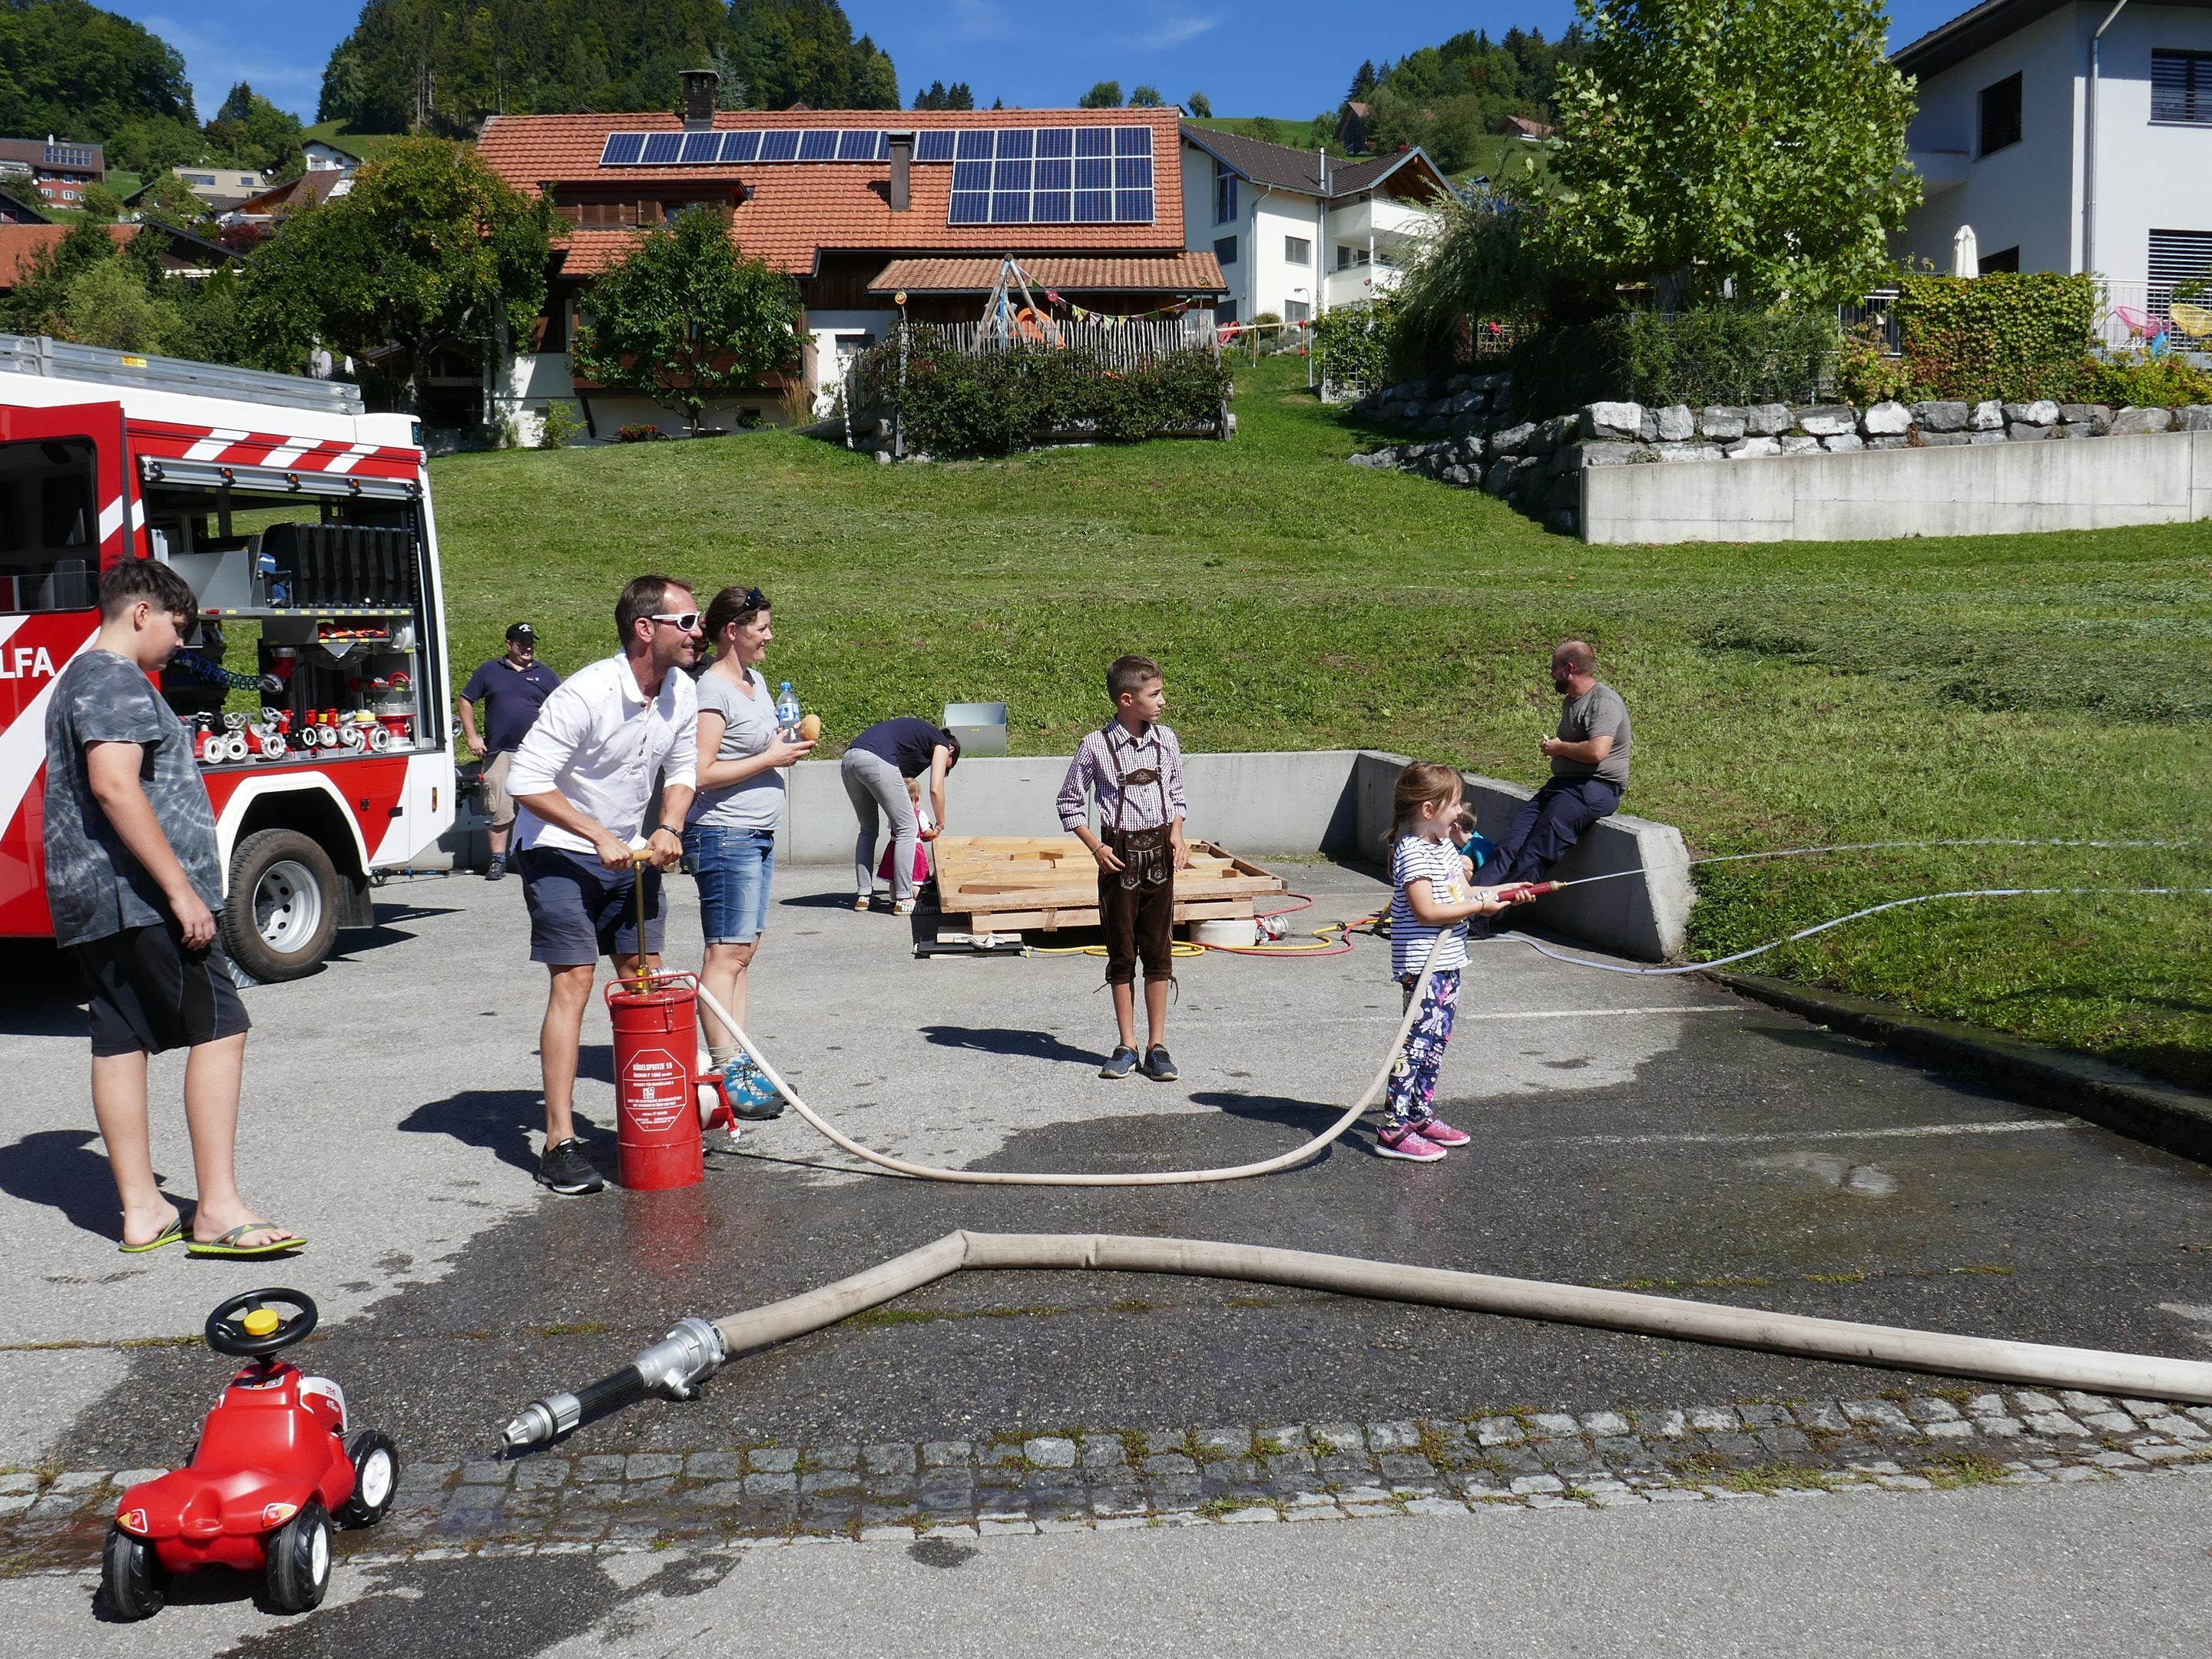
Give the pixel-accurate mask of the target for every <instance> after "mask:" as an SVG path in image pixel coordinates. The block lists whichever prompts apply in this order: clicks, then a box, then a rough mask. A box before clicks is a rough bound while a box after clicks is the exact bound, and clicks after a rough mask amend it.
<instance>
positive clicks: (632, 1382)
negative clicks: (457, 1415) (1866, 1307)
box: [506, 1230, 2212, 1450]
mask: <svg viewBox="0 0 2212 1659" xmlns="http://www.w3.org/2000/svg"><path fill="white" fill-rule="evenodd" d="M968 1268H1000V1269H1006V1270H1017V1271H1024V1272H1034V1271H1037V1270H1042V1269H1054V1268H1070V1269H1076V1270H1080V1271H1085V1272H1091V1273H1179V1274H1186V1275H1188V1276H1191V1277H1193V1278H1203V1279H1237V1280H1240V1281H1243V1282H1246V1283H1251V1284H1261V1285H1287V1286H1290V1287H1291V1288H1293V1289H1297V1290H1310V1291H1333V1292H1334V1293H1336V1294H1338V1295H1341V1296H1358V1297H1372V1298H1375V1299H1376V1300H1380V1301H1389V1302H1411V1303H1417V1304H1422V1305H1425V1306H1429V1307H1438V1308H1464V1309H1467V1310H1469V1311H1472V1312H1476V1313H1492V1314H1501V1315H1504V1316H1507V1317H1509V1318H1515V1319H1534V1320H1542V1321H1546V1322H1552V1323H1558V1324H1568V1325H1587V1326H1593V1327H1595V1328H1599V1329H1602V1330H1614V1331H1628V1332H1632V1333H1634V1334H1638V1335H1643V1336H1663V1337H1673V1338H1675V1339H1678V1340H1686V1341H1692V1342H1707V1343H1713V1344H1717V1345H1719V1346H1726V1347H1734V1348H1751V1349H1755V1350H1758V1351H1759V1352H1766V1353H1786V1354H1802V1355H1807V1356H1809V1357H1811V1358H1820V1359H1830V1360H1838V1361H1842V1362H1844V1363H1846V1364H1857V1365H1881V1366H1887V1367H1890V1368H1892V1369H1894V1370H1914V1371H1929V1372H1935V1373H1938V1374H1942V1375H1946V1376H1973V1377H1982V1378H1985V1379H1987V1380H1989V1381H1990V1382H1993V1383H2027V1384H2030V1385H2032V1386H2034V1387H2037V1388H2051V1389H2082V1390H2084V1391H2086V1392H2088V1393H2093V1394H2108V1395H2125V1396H2128V1397H2130V1398H2134V1399H2140V1400H2171V1401H2183V1402H2186V1403H2191V1404H2197V1405H2212V1364H2208V1363H2207V1362H2205V1361H2203V1360H2197V1359H2170V1358H2164V1357H2162V1356H2160V1355H2155V1354H2131V1353H2115V1352H2106V1350H2103V1349H2099V1348H2069V1347H2057V1346H2051V1345H2050V1344H2046V1343H2041V1342H2016V1341H2012V1340H2007V1339H2003V1338H1997V1337H1984V1336H1958V1335H1954V1334H1949V1333H1947V1332H1942V1331H1917V1330H1911V1329H1908V1328H1905V1327H1902V1326H1896V1325H1864V1324H1860V1323H1858V1322H1855V1321H1851V1320H1844V1319H1820V1318H1815V1317H1814V1316H1810V1315H1806V1314H1787V1313H1771V1312H1768V1311H1766V1310H1764V1309H1759V1308H1735V1307H1728V1306H1724V1305H1717V1304H1711V1303H1705V1302H1688V1301H1683V1300H1680V1299H1678V1298H1676V1297H1664V1296H1644V1295H1640V1294H1638V1293H1636V1292H1634V1291H1607V1290H1596V1289H1593V1288H1591V1287H1590V1286H1589V1285H1557V1284H1551V1283H1548V1282H1547V1281H1544V1280H1541V1279H1505V1278H1500V1277H1498V1276H1497V1275H1495V1274H1492V1273H1461V1272H1457V1271H1455V1270H1453V1269H1450V1268H1445V1267H1410V1266H1407V1265H1406V1264H1404V1263H1401V1262H1395V1261H1368V1260H1365V1259H1364V1258H1363V1257H1358V1256H1346V1255H1317V1254H1316V1253H1315V1252H1313V1251H1310V1250H1286V1249H1273V1248H1272V1247H1269V1246H1266V1245H1259V1244H1225V1243H1218V1242H1216V1241H1214V1240H1212V1239H1202V1238H1136V1237H1127V1236H1125V1235H1121V1234H1115V1233H982V1232H969V1231H964V1230H963V1231H959V1232H954V1233H948V1234H946V1235H945V1237H943V1238H940V1239H939V1240H937V1241H936V1242H935V1243H931V1244H925V1245H923V1246H922V1247H921V1249H915V1250H908V1252H907V1253H906V1254H905V1255H898V1256H894V1257H892V1258H891V1259H890V1261H884V1262H881V1263H878V1265H877V1266H875V1267H870V1268H868V1269H867V1270H866V1271H865V1272H863V1273H854V1274H853V1275H852V1276H851V1277H850V1278H848V1279H839V1280H837V1281H836V1283H835V1284H833V1285H823V1286H822V1287H821V1288H820V1289H818V1290H812V1291H805V1293H803V1294H801V1295H799V1296H793V1297H785V1298H784V1299H783V1300H782V1301H781V1302H771V1303H769V1304H767V1305H766V1306H765V1307H760V1308H753V1309H750V1310H747V1311H745V1312H744V1313H738V1314H732V1315H730V1316H728V1317H727V1318H725V1319H720V1320H716V1321H714V1322H712V1323H709V1322H707V1321H705V1320H702V1319H687V1320H684V1322H682V1323H681V1324H680V1325H678V1327H677V1328H676V1329H675V1330H674V1331H672V1332H671V1333H670V1334H669V1335H668V1336H667V1337H665V1338H664V1339H663V1340H661V1341H659V1342H658V1343H655V1344H654V1345H653V1346H652V1347H650V1348H647V1350H646V1351H645V1352H643V1353H641V1354H640V1355H639V1356H638V1358H636V1359H635V1360H634V1361H633V1362H632V1363H631V1364H629V1365H627V1366H625V1367H624V1368H623V1370H619V1371H617V1372H615V1373H614V1374H613V1375H612V1376H608V1377H604V1378H602V1379H601V1380H600V1381H599V1382H598V1383H592V1384H591V1385H590V1386H589V1387H588V1388H586V1389H581V1390H580V1391H578V1392H577V1393H575V1394H556V1395H547V1396H545V1397H544V1399H540V1400H533V1401H531V1402H530V1404H529V1405H527V1406H526V1407H523V1408H522V1410H521V1411H520V1413H518V1414H517V1415H516V1416H515V1417H514V1419H513V1421H511V1422H509V1423H508V1424H507V1429H506V1441H507V1445H508V1446H509V1447H510V1448H512V1449H516V1450H520V1449H524V1448H526V1447H529V1446H534V1445H538V1444H542V1443H544V1442H546V1441H549V1440H551V1439H552V1438H554V1437H556V1435H559V1434H562V1433H565V1432H567V1431H568V1430H570V1429H572V1428H574V1427H575V1426H576V1425H577V1424H578V1423H579V1422H580V1421H582V1420H583V1419H585V1418H586V1417H588V1416H592V1415H594V1414H599V1413H605V1412H609V1411H614V1410H617V1409H619V1408H620V1407H623V1406H627V1405H629V1404H630V1403H631V1402H632V1401H637V1400H641V1399H643V1398H645V1396H646V1395H648V1394H654V1393H667V1394H671V1395H674V1396H675V1397H676V1398H678V1399H682V1398H684V1397H685V1396H686V1395H689V1394H690V1391H691V1390H692V1389H695V1388H696V1386H697V1385H698V1384H699V1383H701V1382H703V1381H704V1380H705V1379H706V1378H707V1377H708V1376H711V1375H713V1374H714V1371H715V1370H719V1369H720V1367H721V1365H722V1364H724V1363H725V1362H726V1360H728V1359H729V1358H732V1357H735V1356H737V1355H739V1354H743V1353H746V1352H751V1351H753V1350H757V1349H761V1348H766V1347H769V1346H773V1345H775V1344H776V1343H779V1342H787V1341H789V1340H791V1339H792V1338H793V1337H798V1336H804V1335H805V1334H808V1333H809V1332H811V1331H818V1330H821V1329H823V1328H824V1327H825V1326H829V1325H834V1324H836V1323H837V1322H838V1321H840V1320H842V1319H848V1318H850V1317H851V1316H853V1315H854V1314H857V1313H863V1312H866V1310H868V1309H870V1308H876V1307H880V1306H882V1305H883V1304H884V1303H886V1302H890V1301H892V1300H895V1299H896V1298H897V1297H902V1296H904V1295H905V1294H906V1293H907V1292H908V1291H914V1290H918V1289H920V1288H921V1286H923V1285H929V1284H933V1283H935V1282H936V1281H937V1280H938V1279H945V1278H948V1277H950V1276H951V1275H952V1274H953V1273H959V1272H962V1271H963V1270H964V1269H968Z"/></svg>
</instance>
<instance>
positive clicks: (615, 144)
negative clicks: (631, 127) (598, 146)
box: [599, 132, 645, 167]
mask: <svg viewBox="0 0 2212 1659" xmlns="http://www.w3.org/2000/svg"><path fill="white" fill-rule="evenodd" d="M644 148H645V135H644V134H643V133H641V132H611V133H609V134H608V135H607V147H606V148H605V149H603V150H601V151H600V152H599V165H600V166H601V167H629V166H632V165H633V164H635V161H637V155H638V152H639V151H640V150H641V149H644Z"/></svg>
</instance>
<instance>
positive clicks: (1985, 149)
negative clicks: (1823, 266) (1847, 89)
mask: <svg viewBox="0 0 2212 1659" xmlns="http://www.w3.org/2000/svg"><path fill="white" fill-rule="evenodd" d="M2100 24H2103V25H2106V26H2107V27H2106V28H2105V33H2104V36H2103V38H2102V39H2101V40H2099V39H2097V38H2096V32H2097V29H2098V27H2099V26H2100ZM1890 61H1891V62H1892V63H1893V64H1895V65H1896V66H1897V67H1898V68H1899V70H1903V71H1904V72H1905V74H1907V75H1911V76H1917V77H1918V80H1919V100H1920V107H1919V112H1918V113H1917V115H1916V116H1915V117H1914V118H1913V122H1912V125H1911V129H1910V131H1909V133H1908V135H1907V143H1908V145H1909V149H1910V160H1911V164H1912V166H1913V167H1914V169H1915V170H1916V171H1917V172H1918V173H1919V174H1920V177H1921V180H1922V185H1923V190H1924V191H1925V198H1924V200H1923V204H1922V205H1921V206H1920V207H1919V208H1917V209H1916V210H1914V211H1913V212H1912V213H1911V216H1908V218H1907V219H1906V221H1905V228H1903V229H1902V230H1900V231H1899V232H1898V233H1897V234H1895V235H1893V237H1892V238H1891V239H1890V248H1891V252H1893V253H1894V254H1896V255H1897V256H1898V257H1899V258H1913V259H1925V260H1927V261H1928V262H1929V263H1930V264H1933V265H1934V266H1935V267H1936V269H1937V270H1948V269H1949V268H1950V264H1951V252H1952V240H1953V238H1954V236H1955V235H1956V234H1958V232H1959V230H1960V228H1961V227H1963V226H1969V225H1970V226H1972V228H1973V230H1974V234H1975V239H1976V241H1977V243H1978V247H1979V249H1980V268H1981V269H1982V270H2060V271H2080V270H2091V271H2095V272H2097V273H2099V274H2100V275H2101V276H2104V277H2105V278H2106V286H2107V289H2108V293H2109V299H2110V301H2111V302H2112V303H2113V304H2114V305H2118V306H2126V307H2135V308H2137V309H2139V310H2141V311H2142V312H2145V313H2151V314H2154V315H2156V314H2163V313H2164V312H2165V309H2166V306H2167V305H2168V304H2170V303H2171V301H2172V294H2173V290H2174V288H2175V286H2176V285H2177V284H2179V283H2183V282H2185V281H2187V280H2189V279H2190V278H2192V277H2203V276H2212V9H2205V8H2203V7H2202V6H2198V5H2157V4H2133V5H2129V6H2126V7H2125V8H2119V7H2115V6H2112V5H2111V4H2110V3H2109V0H2099V3H2094V4H2081V3H2068V0H1983V3H1981V4H1979V5H1977V6H1975V7H1973V8H1972V9H1970V10H1967V11H1965V12H1962V13H1960V15H1958V16H1956V17H1954V18H1953V19H1952V20H1951V21H1948V22H1947V23H1944V24H1942V26H1941V27H1937V28H1934V29H1931V30H1929V32H1928V33H1926V34H1923V35H1922V36H1921V37H1920V38H1919V39H1918V40H1915V41H1913V42H1912V43H1911V45H1909V46H1905V47H1903V48H1901V49H1900V50H1899V51H1898V52H1894V53H1893V54H1892V56H1891V58H1890Z"/></svg>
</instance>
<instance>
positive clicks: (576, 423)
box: [538, 398, 584, 449]
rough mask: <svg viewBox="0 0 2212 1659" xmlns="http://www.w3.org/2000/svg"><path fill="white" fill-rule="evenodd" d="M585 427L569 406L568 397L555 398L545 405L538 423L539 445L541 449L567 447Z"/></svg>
mask: <svg viewBox="0 0 2212 1659" xmlns="http://www.w3.org/2000/svg"><path fill="white" fill-rule="evenodd" d="M583 429H584V422H582V420H581V419H580V418H579V417H578V416H577V414H576V411H575V410H574V409H572V408H571V407H569V404H568V399H567V398H553V399H551V400H550V402H548V403H547V404H546V405H545V413H544V416H543V418H541V419H540V421H539V422H538V447H539V448H540V449H566V448H567V447H568V446H569V445H570V444H571V443H573V442H574V441H575V437H576V435H577V434H578V433H579V432H581V431H582V430H583Z"/></svg>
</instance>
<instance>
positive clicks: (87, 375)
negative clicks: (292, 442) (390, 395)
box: [0, 334, 362, 415]
mask: <svg viewBox="0 0 2212 1659" xmlns="http://www.w3.org/2000/svg"><path fill="white" fill-rule="evenodd" d="M0 374H36V375H40V376H43V377H45V378H47V379H50V380H96V381H99V382H100V383H101V384H102V385H106V386H141V387H143V388H145V389H146V390H148V391H153V392H184V393H185V394H187V395H190V396H195V397H202V398H246V399H247V400H249V401H251V402H253V403H258V404H284V405H287V406H289V407H290V408H293V409H311V410H319V411H320V412H322V413H324V414H326V415H358V414H360V413H361V412H362V401H361V388H360V387H359V386H352V385H349V384H348V383H347V382H346V381H343V380H309V379H307V377H306V376H305V375H301V374H265V373H264V372H263V371H262V370H260V369H258V368H232V367H231V366H230V365H228V364H227V363H201V362H191V360H189V359H187V358H183V357H151V356H140V355H139V354H138V353H137V352H131V351H111V350H109V349H107V348H106V346H88V345H76V344H73V343H70V342H69V341H67V340H50V339H48V338H46V337H45V336H44V335H35V336H34V335H26V334H0Z"/></svg>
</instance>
